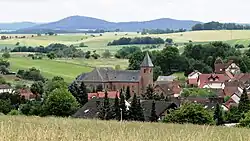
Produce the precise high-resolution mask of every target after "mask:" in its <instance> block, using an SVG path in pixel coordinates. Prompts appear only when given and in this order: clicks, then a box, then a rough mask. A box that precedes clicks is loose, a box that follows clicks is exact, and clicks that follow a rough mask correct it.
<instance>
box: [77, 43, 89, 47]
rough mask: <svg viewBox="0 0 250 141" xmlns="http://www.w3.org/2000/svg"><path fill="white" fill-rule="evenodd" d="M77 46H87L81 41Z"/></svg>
mask: <svg viewBox="0 0 250 141" xmlns="http://www.w3.org/2000/svg"><path fill="white" fill-rule="evenodd" d="M79 47H88V46H86V45H85V44H84V43H83V42H82V43H80V44H79Z"/></svg>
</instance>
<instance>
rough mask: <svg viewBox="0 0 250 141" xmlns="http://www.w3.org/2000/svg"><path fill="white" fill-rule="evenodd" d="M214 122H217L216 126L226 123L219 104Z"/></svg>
mask: <svg viewBox="0 0 250 141" xmlns="http://www.w3.org/2000/svg"><path fill="white" fill-rule="evenodd" d="M214 121H215V122H216V125H222V124H223V123H224V121H223V113H222V110H221V107H220V105H219V104H218V103H217V104H216V107H215V111H214Z"/></svg>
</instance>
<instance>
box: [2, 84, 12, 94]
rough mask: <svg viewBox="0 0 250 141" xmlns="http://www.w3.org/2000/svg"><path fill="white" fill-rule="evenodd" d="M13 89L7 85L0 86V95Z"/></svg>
mask: <svg viewBox="0 0 250 141" xmlns="http://www.w3.org/2000/svg"><path fill="white" fill-rule="evenodd" d="M12 91H13V89H12V88H11V87H10V86H9V85H7V84H2V85H0V93H11V92H12Z"/></svg>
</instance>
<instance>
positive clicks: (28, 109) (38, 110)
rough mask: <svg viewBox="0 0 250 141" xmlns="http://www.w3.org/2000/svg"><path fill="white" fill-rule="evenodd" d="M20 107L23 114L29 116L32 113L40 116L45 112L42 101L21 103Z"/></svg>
mask: <svg viewBox="0 0 250 141" xmlns="http://www.w3.org/2000/svg"><path fill="white" fill-rule="evenodd" d="M19 109H20V111H21V112H22V114H24V115H27V116H31V115H35V116H39V115H42V113H43V111H42V102H41V101H28V102H27V103H25V104H21V105H20V108H19Z"/></svg>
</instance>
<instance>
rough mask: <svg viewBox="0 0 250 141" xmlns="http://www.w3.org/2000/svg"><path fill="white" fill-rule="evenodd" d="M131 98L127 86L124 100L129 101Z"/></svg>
mask: <svg viewBox="0 0 250 141" xmlns="http://www.w3.org/2000/svg"><path fill="white" fill-rule="evenodd" d="M130 97H131V94H130V87H129V86H127V89H126V100H128V99H130Z"/></svg>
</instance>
